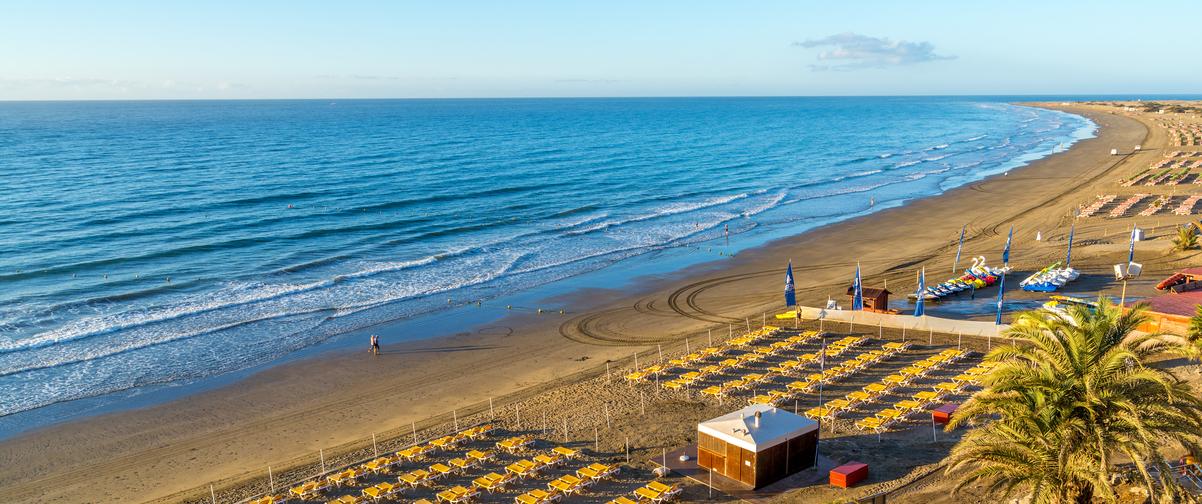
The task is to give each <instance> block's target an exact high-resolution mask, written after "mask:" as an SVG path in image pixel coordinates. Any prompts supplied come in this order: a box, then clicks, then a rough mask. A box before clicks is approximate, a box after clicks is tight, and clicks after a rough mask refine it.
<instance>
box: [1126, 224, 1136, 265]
mask: <svg viewBox="0 0 1202 504" xmlns="http://www.w3.org/2000/svg"><path fill="white" fill-rule="evenodd" d="M1132 262H1135V225H1134V224H1132V225H1131V245H1129V246H1128V247H1127V264H1131V263H1132Z"/></svg>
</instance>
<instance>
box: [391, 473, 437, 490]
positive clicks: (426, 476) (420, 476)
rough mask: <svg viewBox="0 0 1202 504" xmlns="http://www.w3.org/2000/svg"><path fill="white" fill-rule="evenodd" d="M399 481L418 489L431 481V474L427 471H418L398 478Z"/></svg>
mask: <svg viewBox="0 0 1202 504" xmlns="http://www.w3.org/2000/svg"><path fill="white" fill-rule="evenodd" d="M397 480H398V481H399V482H401V483H403V484H405V485H407V486H409V487H412V488H416V487H418V486H421V485H424V484H426V483H427V482H428V481H430V472H429V471H427V470H425V469H417V470H414V471H410V472H407V473H405V474H402V475H400V476H398V477H397Z"/></svg>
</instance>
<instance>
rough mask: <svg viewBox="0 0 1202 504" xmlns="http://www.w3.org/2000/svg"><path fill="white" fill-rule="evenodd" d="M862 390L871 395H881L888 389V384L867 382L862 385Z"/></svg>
mask: <svg viewBox="0 0 1202 504" xmlns="http://www.w3.org/2000/svg"><path fill="white" fill-rule="evenodd" d="M864 391H865V392H868V393H869V394H873V395H881V394H884V393H885V392H887V391H889V386H888V385H885V384H884V383H869V384H868V385H865V386H864Z"/></svg>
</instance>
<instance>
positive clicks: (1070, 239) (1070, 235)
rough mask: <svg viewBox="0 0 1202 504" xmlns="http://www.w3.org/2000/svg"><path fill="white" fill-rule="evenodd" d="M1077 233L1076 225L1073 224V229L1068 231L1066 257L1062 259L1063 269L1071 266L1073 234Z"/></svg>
mask: <svg viewBox="0 0 1202 504" xmlns="http://www.w3.org/2000/svg"><path fill="white" fill-rule="evenodd" d="M1076 231H1077V223H1076V222H1074V223H1073V227H1071V228H1069V230H1068V255H1066V256H1065V257H1064V267H1065V268H1067V267H1069V265H1071V264H1073V233H1075V232H1076Z"/></svg>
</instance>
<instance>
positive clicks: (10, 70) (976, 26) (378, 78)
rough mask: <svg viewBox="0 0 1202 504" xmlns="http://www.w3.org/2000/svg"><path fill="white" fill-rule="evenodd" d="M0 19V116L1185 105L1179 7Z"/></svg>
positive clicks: (174, 6) (44, 9) (42, 12)
mask: <svg viewBox="0 0 1202 504" xmlns="http://www.w3.org/2000/svg"><path fill="white" fill-rule="evenodd" d="M0 12H3V15H0V100H28V99H163V98H366V97H493V96H697V95H753V96H754V95H882V94H884V95H905V94H1041V93H1050V94H1090V93H1199V92H1202V66H1199V65H1198V63H1197V62H1198V58H1199V55H1202V36H1198V35H1197V33H1198V30H1199V26H1198V24H1197V20H1199V19H1202V2H1198V1H1196V0H1194V1H1163V2H1156V1H1152V2H1141V3H1139V4H1138V6H1135V5H1133V4H1129V3H1128V4H1125V3H1121V2H1088V3H1087V2H1080V3H1070V2H1054V1H1047V0H1044V1H1040V2H1024V1H1011V2H1006V3H1002V4H994V5H990V6H983V5H977V3H975V2H863V1H861V2H857V1H844V2H801V1H792V2H777V1H757V2H706V1H687V2H686V1H680V2H670V1H662V2H655V1H629V2H627V1H604V2H600V1H598V2H587V3H586V2H564V1H545V2H530V1H517V0H514V1H505V2H497V1H494V2H483V1H480V2H469V1H461V2H455V1H441V2H384V1H381V2H361V1H340V2H317V1H313V2H283V1H278V2H277V1H250V2H225V1H207V2H201V1H194V2H182V1H179V2H171V1H143V2H132V1H119V0H110V1H105V2H84V1H79V2H67V1H53V0H48V1H42V2H8V1H7V0H0ZM1190 25H1192V26H1190Z"/></svg>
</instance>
